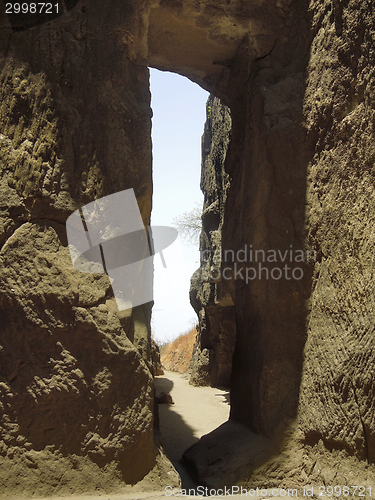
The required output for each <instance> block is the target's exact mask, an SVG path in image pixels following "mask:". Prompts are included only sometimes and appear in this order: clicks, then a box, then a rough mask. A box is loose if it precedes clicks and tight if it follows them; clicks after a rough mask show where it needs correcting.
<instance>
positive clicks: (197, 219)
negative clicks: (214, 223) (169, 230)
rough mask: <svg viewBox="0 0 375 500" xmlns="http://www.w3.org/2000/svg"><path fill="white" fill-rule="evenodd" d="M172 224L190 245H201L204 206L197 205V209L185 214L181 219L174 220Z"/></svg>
mask: <svg viewBox="0 0 375 500" xmlns="http://www.w3.org/2000/svg"><path fill="white" fill-rule="evenodd" d="M172 224H173V225H174V227H175V228H176V229H177V231H178V233H179V235H180V236H181V237H182V239H183V240H185V241H186V242H187V243H188V244H190V245H197V244H198V243H199V235H200V233H201V230H202V206H201V204H200V203H198V202H197V203H195V207H194V208H193V210H191V211H190V212H184V213H183V214H182V215H180V216H179V217H176V218H175V219H173V222H172Z"/></svg>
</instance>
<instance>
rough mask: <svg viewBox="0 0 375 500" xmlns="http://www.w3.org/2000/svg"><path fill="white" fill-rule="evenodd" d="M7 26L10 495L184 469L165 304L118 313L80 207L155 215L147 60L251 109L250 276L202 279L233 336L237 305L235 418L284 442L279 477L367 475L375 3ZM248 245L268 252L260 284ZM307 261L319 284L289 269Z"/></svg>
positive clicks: (242, 164) (235, 149)
mask: <svg viewBox="0 0 375 500" xmlns="http://www.w3.org/2000/svg"><path fill="white" fill-rule="evenodd" d="M2 9H3V8H2ZM0 22H1V32H0V50H1V76H0V92H1V111H0V134H1V135H0V142H1V153H0V154H1V158H0V159H1V179H0V197H1V198H0V200H1V212H0V216H1V224H0V243H1V251H0V258H1V269H0V318H1V326H0V328H1V341H0V345H1V350H0V358H1V365H0V375H1V379H0V382H1V384H0V387H1V394H2V396H1V397H2V399H1V401H2V406H1V412H2V420H1V423H0V425H1V435H2V449H1V461H2V473H1V474H2V477H1V481H2V484H4V485H5V484H6V485H7V486H6V488H7V489H8V490H9V491H15V492H19V491H23V486H22V485H21V484H20V477H21V476H20V474H21V472H17V471H20V470H22V471H23V472H22V477H23V480H24V481H25V480H27V484H28V485H29V488H30V491H36V492H38V493H42V494H43V493H51V492H53V491H60V492H64V491H70V490H71V489H72V488H73V489H75V490H76V491H86V490H88V489H90V488H92V487H93V484H92V481H91V479H90V477H92V474H95V477H96V478H97V479H96V485H95V486H96V487H97V488H101V489H110V488H115V487H117V486H118V485H120V484H121V482H122V481H125V482H126V483H135V482H137V481H139V480H141V479H142V478H144V477H145V476H146V475H147V474H148V473H149V471H150V470H151V469H152V468H153V466H154V464H155V460H159V462H158V464H159V465H157V468H158V469H157V470H158V471H159V472H158V474H159V477H160V478H161V479H160V481H161V482H160V484H162V482H163V473H166V471H167V469H163V470H164V472H162V467H161V466H160V463H161V462H160V459H157V458H156V457H157V455H158V448H157V446H156V445H155V443H154V440H153V391H152V368H151V365H150V359H151V355H150V328H149V317H150V307H149V306H140V307H138V308H135V309H134V310H133V311H132V313H131V314H129V315H121V314H118V313H117V312H116V309H115V306H114V302H113V298H112V296H111V291H110V286H109V281H108V280H106V278H105V276H102V275H100V276H99V275H98V276H94V275H90V276H86V277H85V278H83V277H82V276H79V275H78V273H76V272H75V271H73V270H72V269H71V267H70V261H69V258H68V249H67V242H66V239H65V233H64V223H65V221H66V219H67V217H68V216H69V215H70V214H71V213H72V212H73V211H74V210H75V209H77V208H78V207H79V206H82V205H83V204H85V203H88V202H89V201H92V200H94V199H96V198H99V197H101V196H105V195H106V194H111V193H113V192H116V191H119V190H121V189H127V188H131V187H132V188H134V190H135V194H136V196H137V200H138V203H139V206H140V210H141V213H142V217H143V220H144V222H145V223H146V224H147V223H148V221H149V218H150V212H151V205H152V178H151V139H150V120H151V110H150V95H149V88H148V70H147V66H154V67H157V68H159V69H168V70H171V71H175V72H178V73H180V74H183V75H185V76H188V77H189V78H191V79H192V80H194V81H196V82H197V83H199V84H200V85H202V86H203V87H204V88H206V89H207V90H209V91H210V92H212V93H213V94H215V95H216V96H217V97H219V98H220V99H221V100H222V102H223V103H224V104H225V105H227V106H229V107H230V109H231V114H232V122H233V127H232V139H231V144H230V146H229V149H228V153H227V156H226V160H225V171H226V173H227V174H228V176H229V178H230V188H229V190H228V192H227V193H226V200H225V203H224V202H223V203H221V202H220V203H218V206H219V207H220V208H219V212H218V211H217V209H216V208H215V206H214V207H211V208H210V210H209V211H208V216H207V226H206V229H207V230H208V232H209V224H210V221H212V220H213V218H214V219H215V217H216V218H218V217H219V218H220V217H221V218H222V220H223V225H222V233H221V235H220V240H221V246H222V248H223V249H225V250H228V251H230V250H231V251H233V253H230V252H229V253H228V261H225V266H226V267H228V268H229V270H228V271H227V272H226V276H227V277H228V278H230V279H221V280H220V281H219V282H212V280H211V281H210V280H208V281H204V280H203V282H200V283H197V286H196V287H195V289H194V290H193V295H194V297H193V299H194V300H195V301H196V307H197V309H198V310H201V311H202V314H203V313H204V314H205V317H206V319H207V318H208V320H210V318H211V320H212V321H211V325H213V326H212V328H211V333H213V334H214V333H215V321H214V319H215V318H217V311H219V312H220V314H222V312H223V310H224V311H225V310H226V309H225V308H228V307H230V308H231V314H232V316H230V318H229V320H228V321H229V323H230V322H235V331H236V345H235V350H234V358H233V370H232V379H231V393H232V409H231V420H232V421H233V422H239V423H240V424H242V425H244V426H245V427H246V428H248V429H249V430H251V431H252V432H253V433H254V434H255V435H257V436H261V437H264V438H267V439H268V440H270V442H271V444H272V443H274V444H278V445H279V446H281V448H279V449H276V448H274V449H273V452H272V457H271V460H273V461H274V462H273V463H274V464H276V465H274V467H273V468H272V467H270V468H268V469H267V467H266V468H265V469H263V472H262V473H261V475H260V476H259V477H263V478H266V479H267V481H269V482H270V483H274V484H278V483H280V482H282V478H290V480H293V481H294V482H296V483H297V484H300V485H302V484H303V483H304V482H306V481H311V482H314V481H315V482H317V483H322V482H324V483H326V482H327V480H328V479H327V478H325V477H323V472H322V468H319V469H316V470H315V468H314V465H313V464H314V460H315V461H316V460H317V459H319V460H321V461H322V462H323V463H327V464H328V465H327V469H330V467H331V469H332V465H333V466H334V467H335V471H336V472H337V471H339V469H340V467H344V466H343V465H342V464H343V463H344V458H345V457H346V456H350V455H351V456H354V457H355V458H356V460H357V462H351V463H353V464H354V465H353V467H352V468H354V470H355V475H356V477H361V471H362V470H365V468H364V465H363V463H364V462H363V460H367V461H368V462H369V463H373V461H374V428H375V424H374V417H373V405H374V393H373V392H374V389H373V386H374V384H373V379H372V373H373V367H374V347H373V314H372V310H373V296H374V295H373V293H372V292H373V289H372V255H373V246H372V242H373V235H372V223H371V221H372V218H373V211H374V206H373V204H372V202H371V199H372V198H373V197H372V194H373V160H374V154H373V143H374V140H373V139H374V137H373V136H374V131H373V127H372V118H373V116H372V115H373V99H374V91H373V86H372V68H373V66H374V64H373V62H374V61H373V57H374V55H373V51H372V46H373V42H374V40H373V32H374V31H373V27H374V16H373V12H372V5H371V3H370V2H368V1H362V2H358V1H357V0H347V1H346V2H336V1H334V2H331V1H328V0H311V1H310V2H309V1H302V2H301V1H300V0H298V1H297V0H296V1H291V0H285V1H282V0H269V1H264V0H263V1H261V0H254V1H251V2H242V1H220V2H205V3H203V2H188V1H178V0H163V1H160V2H158V1H152V2H146V1H135V0H132V1H129V2H126V3H124V2H122V1H120V0H113V1H111V2H109V3H107V4H106V6H105V8H104V7H103V5H102V4H101V3H98V2H96V1H93V0H91V1H90V2H89V1H85V0H82V1H81V2H79V3H78V5H77V7H75V8H74V9H72V10H71V11H69V12H68V13H67V14H66V15H64V16H62V17H61V18H59V19H56V20H54V21H51V22H50V23H46V24H43V25H41V26H38V27H36V28H33V29H29V30H27V31H24V32H17V33H12V31H11V29H10V26H9V22H8V20H7V17H6V15H5V13H4V10H2V11H1V21H0ZM220 182H222V179H221V178H219V179H218V183H219V184H220ZM218 199H219V200H220V196H219V198H218ZM221 201H223V200H222V199H221ZM207 208H209V207H207ZM215 210H216V212H215ZM211 236H212V235H211ZM217 236H218V237H219V235H217ZM211 244H212V241H211V242H210V241H207V245H208V248H210V245H211ZM245 245H247V246H248V247H247V250H249V246H250V245H252V246H253V249H254V250H259V251H260V252H264V255H265V256H267V257H264V258H263V254H262V253H259V255H260V257H259V259H261V262H260V264H261V265H262V267H264V268H265V269H264V271H262V272H263V275H262V279H252V280H250V279H248V280H247V281H248V282H247V283H246V271H243V272H242V275H241V273H239V271H238V268H235V264H237V265H238V264H239V263H240V262H242V263H244V264H246V261H245V262H243V254H240V255H241V258H239V257H238V256H239V254H238V252H239V251H241V250H243V249H244V246H245ZM291 250H292V251H293V252H302V254H303V252H306V251H314V252H316V254H314V255H316V259H315V258H314V259H313V261H311V262H307V258H305V257H304V258H303V259H302V260H301V255H302V254H301V253H300V254H299V256H300V260H299V261H297V259H296V254H295V253H292V257H291V258H290V257H289V253H288V252H289V251H291ZM272 251H274V252H276V254H275V255H276V257H275V258H276V260H274V261H273V260H272V259H271V258H268V256H270V255H272ZM270 252H271V253H270ZM279 252H280V253H279ZM285 252H286V253H285ZM284 255H287V257H285V258H284V257H283V256H284ZM304 255H306V254H304ZM283 258H284V261H282V259H283ZM241 259H242V260H241ZM285 259H287V264H288V263H289V264H292V265H291V266H290V267H293V266H294V264H295V263H296V262H298V267H299V268H301V269H302V270H303V276H301V277H300V278H299V277H297V278H296V277H295V276H294V277H293V276H292V277H290V274H289V278H288V277H286V276H282V277H280V278H278V276H275V275H273V276H272V275H271V273H272V269H273V268H274V267H278V268H283V265H281V264H284V262H285ZM280 261H282V262H280ZM209 264H210V262H209ZM223 264H224V262H221V264H220V266H219V267H220V269H224V266H223ZM276 264H277V265H276ZM244 267H247V266H244ZM258 269H259V268H258ZM266 271H268V279H267V272H266ZM259 272H260V271H259ZM290 272H291V271H290ZM236 273H237V274H236ZM244 273H245V274H244ZM247 277H248V278H249V276H247ZM234 278H236V279H234ZM250 281H251V282H250ZM207 331H208V333H207V335H208V338H206V339H204V342H206V344H207V345H208V348H209V350H210V349H211V351H212V355H213V361H215V342H213V343H211V344H210V342H211V341H212V338H210V337H209V335H210V330H209V329H208V330H207ZM224 334H225V331H224ZM199 347H202V345H201V346H198V348H199ZM203 347H204V346H203ZM197 354H198V355H199V352H198V353H197ZM124 380H126V381H129V382H128V383H127V384H125V383H124ZM288 429H289V434H288V433H286V434H285V436H288V440H289V441H288V443H289V444H288V446H287V447H286V448H285V443H284V445H281V444H280V440H279V438H280V436H284V434H283V433H284V432H285V431H286V430H288ZM292 431H293V432H292ZM67 435H69V439H66V436H67ZM202 446H204V445H202ZM282 446H284V448H283V447H282ZM293 446H294V448H293ZM285 450H287V451H285ZM290 450H294V451H293V454H294V455H293V456H294V458H290V456H289V455H291V452H290ZM280 453H281V454H282V453H284V455H280ZM288 453H289V455H288ZM280 456H282V457H283V458H282V459H281V458H280ZM296 457H298V458H296ZM278 460H279V461H280V463H279V462H278ZM296 460H297V462H298V466H295V467H294V468H293V464H294V465H295V461H296ZM335 461H336V462H335ZM53 464H55V465H56V467H55V465H53ZM311 464H312V465H311ZM329 464H330V466H329ZM57 469H58V472H57ZM331 469H330V470H331ZM340 470H341V469H340ZM267 471H268V472H267ZM270 471H273V472H270ZM275 471H277V473H276V472H275ZM262 474H263V475H262ZM365 475H366V471H365V472H364V476H363V477H365ZM332 477H334V478H336V479H332V481H334V480H335V481H340V480H342V479H341V478H342V477H344V479H345V478H346V477H349V476H343V475H342V474H341V475H340V473H339V474H336V476H335V475H333V476H332ZM25 478H26V479H25ZM254 478H255V479H254ZM253 480H256V476H253ZM323 480H324V481H323ZM345 480H346V479H345ZM364 480H365V479H364ZM4 488H5V486H4Z"/></svg>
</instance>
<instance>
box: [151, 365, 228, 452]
mask: <svg viewBox="0 0 375 500" xmlns="http://www.w3.org/2000/svg"><path fill="white" fill-rule="evenodd" d="M155 388H156V394H157V395H159V394H160V393H161V392H165V393H167V394H171V396H172V398H173V401H174V403H175V404H174V405H167V404H162V405H159V418H160V432H161V435H162V440H163V445H164V448H165V452H166V455H167V456H168V458H169V459H170V460H171V461H172V462H175V461H177V460H179V459H180V458H181V457H182V454H183V453H184V451H185V450H187V448H189V446H191V445H192V444H194V443H195V442H197V441H198V440H199V439H200V438H201V437H202V436H203V435H204V434H208V433H209V432H211V431H213V430H214V429H216V427H219V425H221V424H222V423H224V422H226V421H227V420H228V417H229V410H230V406H229V392H228V390H221V389H215V388H214V387H193V386H192V385H189V382H188V380H187V378H186V377H185V376H184V375H180V374H178V373H174V372H168V371H166V372H165V374H164V375H161V376H159V377H156V378H155Z"/></svg>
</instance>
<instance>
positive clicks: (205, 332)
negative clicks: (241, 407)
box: [190, 95, 236, 386]
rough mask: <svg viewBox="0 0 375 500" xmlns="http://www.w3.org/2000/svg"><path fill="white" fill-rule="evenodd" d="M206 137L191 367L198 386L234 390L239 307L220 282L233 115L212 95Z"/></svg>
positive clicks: (193, 289)
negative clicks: (196, 320)
mask: <svg viewBox="0 0 375 500" xmlns="http://www.w3.org/2000/svg"><path fill="white" fill-rule="evenodd" d="M206 111H207V120H206V123H205V129H204V133H203V136H202V176H201V189H202V191H203V193H204V205H203V213H202V232H201V236H200V252H201V266H200V268H199V269H198V270H197V271H196V272H195V273H194V275H193V277H192V281H191V288H190V301H191V303H192V305H193V307H194V309H195V311H196V313H197V315H198V318H199V330H198V335H197V339H196V343H195V346H194V353H193V357H192V361H191V372H192V373H191V377H190V383H191V384H193V385H212V386H229V385H230V376H231V372H232V357H233V350H234V346H235V342H236V327H235V314H234V304H233V300H232V298H231V295H230V294H229V292H228V291H227V290H226V289H225V285H226V284H227V283H225V282H224V283H222V282H221V281H222V280H221V279H220V278H221V271H222V267H225V263H224V265H223V266H222V248H221V231H222V227H223V223H224V209H225V208H224V207H225V201H226V197H227V190H228V188H229V178H228V175H227V174H226V172H225V169H224V163H225V159H226V154H227V151H228V146H229V142H230V132H231V128H232V121H231V117H230V110H229V108H227V107H226V106H224V105H222V104H221V102H220V100H219V99H218V98H216V97H214V96H213V95H211V96H210V97H209V99H208V101H207V105H206Z"/></svg>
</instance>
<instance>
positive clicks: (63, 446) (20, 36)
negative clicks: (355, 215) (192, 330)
mask: <svg viewBox="0 0 375 500" xmlns="http://www.w3.org/2000/svg"><path fill="white" fill-rule="evenodd" d="M121 7H122V8H120V2H119V4H118V5H117V6H116V5H115V4H113V5H112V9H113V11H114V12H110V11H108V13H107V14H108V16H109V17H107V20H106V19H105V18H106V16H104V18H103V12H102V8H101V6H100V4H98V3H97V4H96V5H94V4H93V3H90V4H88V3H87V4H86V3H85V2H81V3H80V5H79V7H77V8H76V9H73V10H72V11H71V12H70V13H69V14H67V15H65V16H62V17H61V18H60V19H59V20H56V21H53V22H51V23H47V24H44V25H42V26H39V27H37V28H35V29H30V30H27V31H25V32H20V33H12V32H11V30H10V29H9V24H7V20H6V19H5V17H4V12H3V7H1V10H2V12H1V15H2V18H1V30H0V51H1V62H0V95H1V103H0V134H1V135H0V143H1V147H0V325H1V326H0V329H1V333H0V346H1V347H0V387H1V406H0V435H1V441H0V447H1V448H0V453H1V456H0V461H1V465H0V470H1V472H0V485H1V486H0V490H1V493H5V492H8V493H12V494H14V495H20V494H22V493H35V494H51V493H52V492H54V493H57V492H61V493H70V492H72V491H75V492H80V491H90V490H94V489H101V490H105V491H109V490H113V489H115V488H118V487H119V486H120V485H123V484H125V483H127V484H133V483H136V482H137V481H140V480H141V479H142V478H144V477H145V476H146V475H147V474H148V473H149V472H150V470H152V468H153V467H154V466H155V467H156V468H158V467H159V465H160V464H159V465H158V464H157V463H156V460H157V455H158V451H157V446H156V444H155V443H154V437H153V428H154V422H153V420H154V415H153V399H154V391H153V377H152V373H151V364H150V361H151V357H150V325H149V320H150V304H148V305H146V306H140V307H138V308H135V309H134V310H133V311H130V312H129V313H126V312H125V313H121V314H119V313H118V310H117V308H116V305H115V301H114V299H113V294H112V291H111V288H110V282H109V280H108V278H107V277H106V276H105V275H89V274H84V273H79V272H77V271H74V270H73V268H72V264H71V260H70V256H69V250H68V248H67V241H66V231H65V224H64V223H65V220H66V219H67V217H68V216H69V215H70V214H71V213H72V212H73V211H74V210H76V209H77V208H78V207H80V206H82V205H84V204H86V203H88V202H90V201H92V200H94V199H96V198H99V197H101V196H104V195H106V194H111V193H113V192H116V191H119V190H122V189H128V188H134V190H135V194H136V196H137V200H138V203H139V206H140V210H141V213H142V216H143V218H144V221H145V223H148V221H149V218H150V209H151V192H152V186H151V139H150V127H151V122H150V119H151V110H150V93H149V90H148V70H147V68H144V67H135V66H133V65H132V63H131V62H130V61H129V59H128V58H127V57H126V54H127V51H128V48H127V46H126V44H125V41H126V40H124V39H122V38H121V37H120V36H119V32H118V31H116V26H119V25H121V26H122V28H123V29H126V28H127V29H130V30H131V31H132V30H133V31H134V23H135V24H136V25H137V23H136V21H137V14H136V5H135V3H133V4H131V2H128V3H127V8H126V9H123V4H122V2H121ZM115 14H116V15H115ZM132 27H133V28H132ZM159 468H160V467H159ZM161 469H162V467H161V468H160V470H161ZM165 477H166V472H165Z"/></svg>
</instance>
